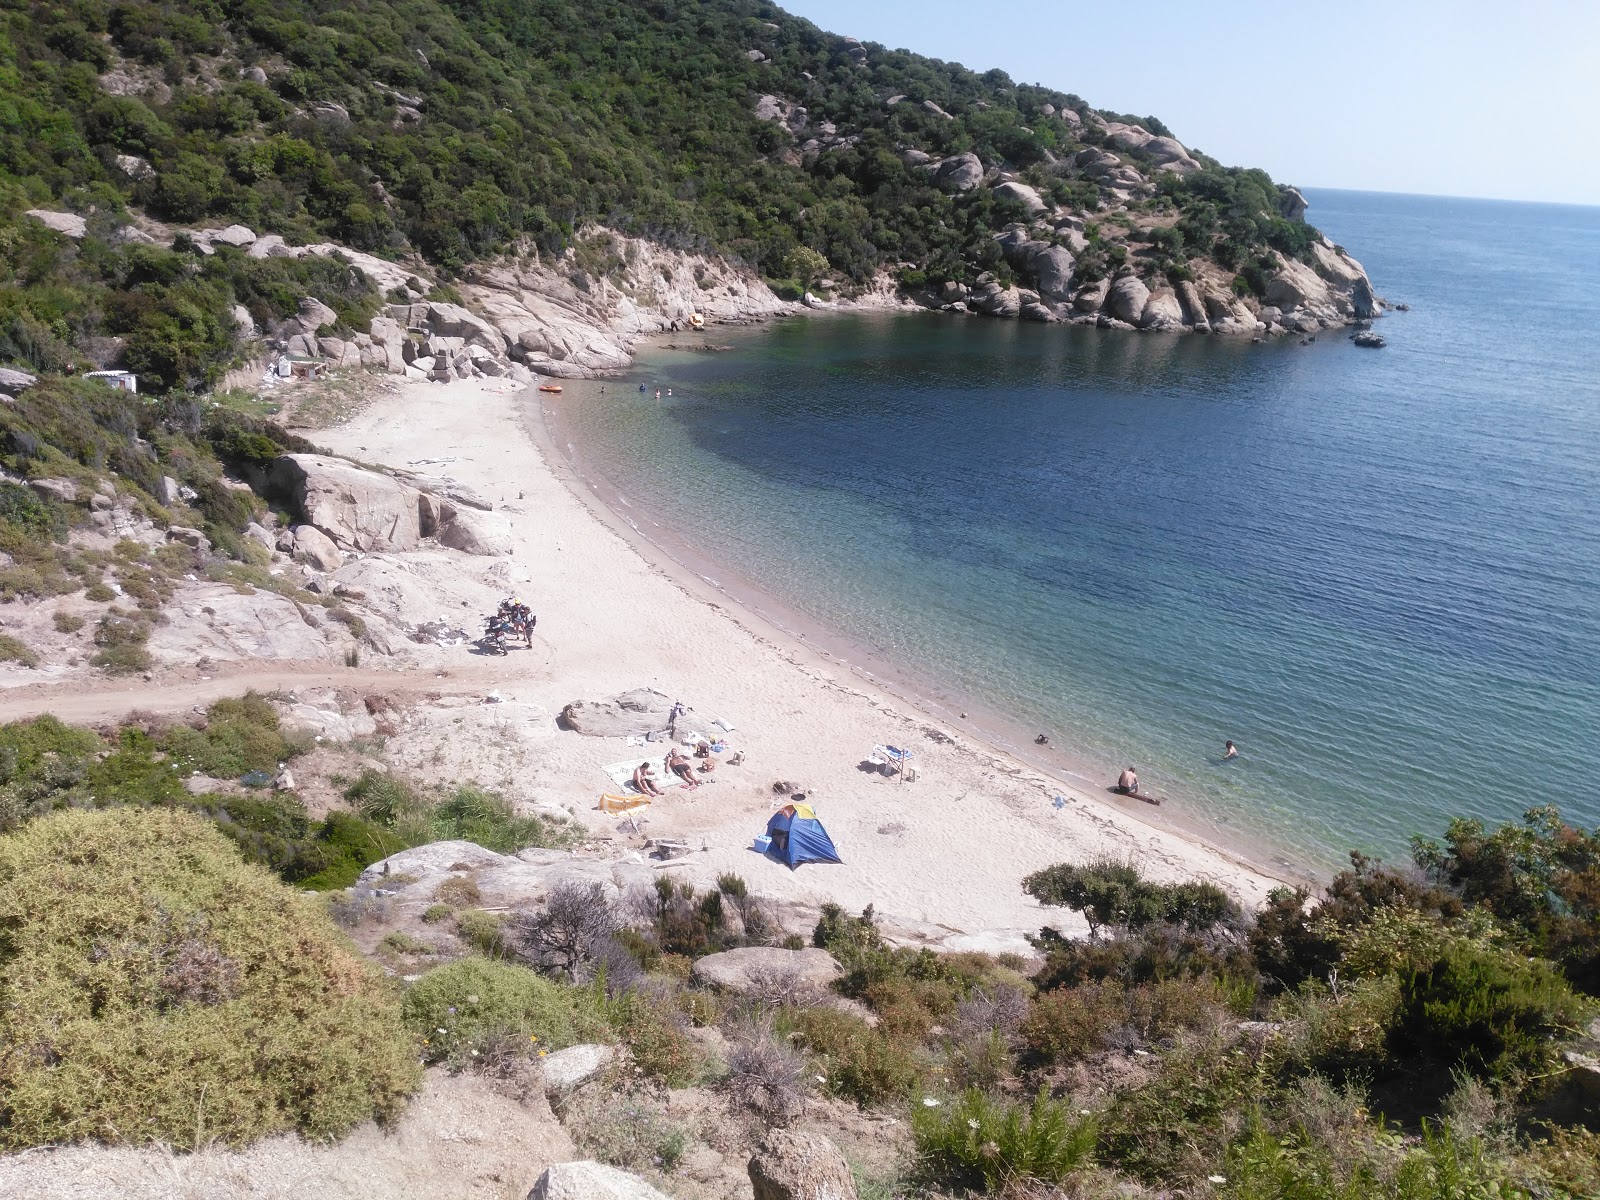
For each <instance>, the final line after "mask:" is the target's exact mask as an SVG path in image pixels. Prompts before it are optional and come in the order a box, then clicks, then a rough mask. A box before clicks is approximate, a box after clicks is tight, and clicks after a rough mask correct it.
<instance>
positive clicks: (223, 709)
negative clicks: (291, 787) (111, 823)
mask: <svg viewBox="0 0 1600 1200" xmlns="http://www.w3.org/2000/svg"><path fill="white" fill-rule="evenodd" d="M311 745H312V740H311V738H310V737H309V736H308V735H304V734H299V733H293V732H289V731H285V730H284V729H282V728H281V727H280V725H279V721H278V714H277V711H276V710H275V709H274V708H273V707H272V704H271V703H270V702H269V701H267V700H266V699H265V698H263V697H261V696H258V695H256V694H255V693H248V694H246V695H245V696H243V697H240V698H238V699H227V700H219V701H217V702H216V703H215V704H213V705H212V706H211V707H210V708H209V709H208V710H207V711H206V713H205V715H204V716H203V717H196V718H193V719H191V720H188V721H169V720H162V719H159V718H153V717H146V716H140V715H138V714H134V715H133V716H131V717H130V718H129V719H128V720H127V721H126V722H125V723H124V724H123V725H121V726H120V728H118V729H117V730H116V731H115V732H114V733H112V734H104V733H101V732H98V731H95V730H91V729H84V728H80V727H74V726H69V725H63V724H62V723H61V722H60V721H57V720H56V719H55V718H54V717H51V716H44V717H37V718H35V719H33V720H31V721H18V722H13V723H12V724H10V725H3V726H0V830H3V829H10V828H15V827H17V826H20V825H23V824H25V823H26V822H28V821H31V820H33V819H34V818H36V817H39V816H43V815H45V814H48V813H51V812H55V811H59V810H62V809H74V808H91V807H92V808H112V807H117V808H121V807H128V808H146V809H183V810H187V811H189V812H192V813H194V814H196V815H198V816H203V817H206V818H209V819H210V820H211V821H212V822H214V823H215V825H216V827H217V829H218V830H219V831H220V832H221V833H222V834H223V835H224V836H226V837H227V838H228V839H229V840H230V841H232V842H233V843H234V845H236V846H237V847H238V849H239V852H240V853H241V854H242V855H243V856H244V858H245V860H246V861H248V862H251V863H256V864H259V865H261V866H263V867H266V868H268V869H269V870H271V871H273V872H275V873H276V874H277V875H279V876H280V877H281V878H282V879H283V880H284V881H285V882H288V883H292V884H295V885H296V886H298V887H300V888H304V889H307V890H311V891H328V890H334V889H340V888H346V887H349V886H350V885H351V884H353V883H355V881H356V878H357V876H359V875H360V873H361V871H362V869H363V868H364V867H366V866H368V865H369V864H371V863H374V862H377V861H378V860H379V859H382V858H387V857H388V856H389V855H391V854H394V853H395V852H396V851H399V850H403V849H405V848H406V847H407V846H415V845H420V844H422V843H424V842H430V841H437V840H440V839H444V838H456V837H471V838H472V839H473V840H475V841H478V842H480V843H481V844H484V845H487V846H491V847H493V848H495V849H499V850H505V851H515V850H520V849H522V848H524V847H526V846H545V845H555V844H560V843H561V842H562V841H564V840H565V838H566V836H567V834H566V832H565V831H564V830H562V829H559V828H557V827H555V826H554V825H552V824H551V823H550V822H547V821H542V820H540V819H538V818H536V817H518V816H516V815H514V814H513V813H512V811H511V806H510V805H509V804H508V803H507V802H506V801H505V799H504V798H503V797H500V796H498V795H495V794H493V793H490V792H485V791H483V790H482V789H479V788H475V787H472V786H470V785H461V786H459V787H457V788H454V789H452V790H450V791H448V792H446V793H445V794H443V795H439V796H431V795H427V794H425V793H423V792H422V791H420V790H418V789H416V788H413V787H411V786H409V785H408V784H406V783H404V782H403V781H401V780H397V779H391V778H389V777H388V776H380V775H377V774H376V773H372V774H369V775H363V776H362V777H361V779H359V780H358V781H357V782H356V783H355V784H354V785H352V787H351V789H350V795H351V799H352V800H353V801H354V803H355V806H356V811H353V812H342V811H341V812H334V813H330V814H329V815H328V816H326V817H324V818H322V819H321V820H313V819H312V818H311V817H310V816H308V815H307V812H306V807H305V805H304V804H303V803H302V802H301V800H300V798H299V797H298V796H296V795H295V794H294V793H293V792H290V791H279V790H275V789H273V788H272V787H271V786H270V784H271V781H272V779H273V778H274V777H275V776H276V774H277V772H278V767H279V765H280V764H282V763H285V762H289V761H292V760H293V759H294V758H295V757H296V756H297V755H300V754H303V753H305V752H306V751H307V750H309V749H310V748H311ZM191 774H200V775H205V776H209V777H211V778H212V779H215V780H220V781H222V784H223V786H221V787H220V788H219V790H215V791H205V792H200V793H199V794H191V793H190V792H189V790H188V789H187V788H186V787H185V786H184V780H185V779H186V778H187V777H189V776H190V775H191ZM241 780H242V781H243V783H242V784H240V782H239V781H241ZM380 781H381V786H380ZM380 792H386V793H387V794H388V795H389V796H391V797H395V796H397V797H400V801H399V802H394V801H391V802H389V803H387V804H385V803H381V802H379V801H378V800H377V799H375V798H376V797H377V796H378V795H379V794H380Z"/></svg>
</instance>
